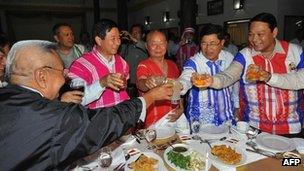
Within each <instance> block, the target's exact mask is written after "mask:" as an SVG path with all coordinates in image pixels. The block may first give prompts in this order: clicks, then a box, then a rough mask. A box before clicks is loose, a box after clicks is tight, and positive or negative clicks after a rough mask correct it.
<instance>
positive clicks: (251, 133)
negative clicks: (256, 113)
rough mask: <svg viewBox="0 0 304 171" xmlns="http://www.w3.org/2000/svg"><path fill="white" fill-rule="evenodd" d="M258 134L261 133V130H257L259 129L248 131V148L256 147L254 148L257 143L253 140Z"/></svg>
mask: <svg viewBox="0 0 304 171" xmlns="http://www.w3.org/2000/svg"><path fill="white" fill-rule="evenodd" d="M258 133H259V130H257V129H252V128H251V129H248V130H247V131H246V136H247V138H248V140H249V142H246V144H247V145H248V146H250V147H254V146H256V143H255V142H253V141H252V140H253V139H254V138H255V137H256V136H257V135H258Z"/></svg>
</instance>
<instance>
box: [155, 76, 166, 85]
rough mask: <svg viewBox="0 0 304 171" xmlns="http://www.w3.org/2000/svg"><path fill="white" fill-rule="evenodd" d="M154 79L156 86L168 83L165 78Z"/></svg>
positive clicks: (157, 77) (156, 77)
mask: <svg viewBox="0 0 304 171" xmlns="http://www.w3.org/2000/svg"><path fill="white" fill-rule="evenodd" d="M153 79H154V83H155V84H156V86H159V85H162V84H165V83H166V82H167V78H166V77H165V76H154V77H153Z"/></svg>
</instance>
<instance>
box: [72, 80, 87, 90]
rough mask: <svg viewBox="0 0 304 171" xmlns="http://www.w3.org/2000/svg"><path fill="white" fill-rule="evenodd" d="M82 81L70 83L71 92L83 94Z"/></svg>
mask: <svg viewBox="0 0 304 171" xmlns="http://www.w3.org/2000/svg"><path fill="white" fill-rule="evenodd" d="M84 85H85V83H84V81H76V82H71V84H70V87H71V89H72V90H77V91H81V92H84Z"/></svg>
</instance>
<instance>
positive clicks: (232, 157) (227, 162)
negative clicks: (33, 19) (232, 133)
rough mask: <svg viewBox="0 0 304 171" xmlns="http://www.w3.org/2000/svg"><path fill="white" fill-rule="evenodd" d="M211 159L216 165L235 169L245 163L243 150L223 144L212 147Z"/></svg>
mask: <svg viewBox="0 0 304 171" xmlns="http://www.w3.org/2000/svg"><path fill="white" fill-rule="evenodd" d="M211 158H212V160H213V161H214V162H216V163H217V164H219V165H223V166H227V167H236V166H239V165H242V164H244V163H245V161H246V155H245V153H244V150H242V149H241V148H239V147H236V146H234V145H232V144H228V143H223V142H222V143H221V144H214V145H212V148H211Z"/></svg>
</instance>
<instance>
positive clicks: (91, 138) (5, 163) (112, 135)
mask: <svg viewBox="0 0 304 171" xmlns="http://www.w3.org/2000/svg"><path fill="white" fill-rule="evenodd" d="M63 69H64V66H63V64H62V61H61V59H60V57H59V56H58V54H57V53H56V51H55V46H54V45H53V44H52V43H50V42H47V41H40V40H29V41H21V42H18V43H16V44H15V45H14V46H13V47H12V49H11V51H10V53H9V54H8V58H7V68H6V78H7V79H8V81H9V85H8V86H6V87H4V88H2V89H0V109H1V111H0V155H1V159H0V170H67V169H69V166H70V165H71V163H72V162H74V161H75V160H77V159H79V158H81V157H84V156H86V155H88V154H91V153H93V152H94V151H96V150H98V149H99V148H100V147H102V146H104V145H107V144H109V143H110V142H112V141H114V140H115V139H117V138H118V137H120V136H121V135H122V134H123V133H125V132H126V130H127V129H128V128H130V127H131V126H134V125H135V124H136V123H137V122H138V120H139V119H141V120H144V118H145V110H146V107H148V106H149V105H150V104H151V103H152V102H153V101H154V100H160V99H170V97H171V95H172V85H169V84H167V85H164V86H162V87H157V88H155V89H153V90H151V91H150V92H148V93H146V94H145V95H144V96H143V97H139V98H135V99H132V100H128V101H125V102H122V103H120V104H118V105H116V106H113V107H110V108H103V109H97V110H89V109H87V108H84V107H83V106H81V105H79V104H74V103H63V102H60V101H58V100H56V99H57V96H58V91H59V89H60V87H61V86H62V85H63V84H64V75H63Z"/></svg>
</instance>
